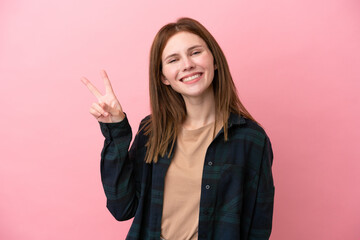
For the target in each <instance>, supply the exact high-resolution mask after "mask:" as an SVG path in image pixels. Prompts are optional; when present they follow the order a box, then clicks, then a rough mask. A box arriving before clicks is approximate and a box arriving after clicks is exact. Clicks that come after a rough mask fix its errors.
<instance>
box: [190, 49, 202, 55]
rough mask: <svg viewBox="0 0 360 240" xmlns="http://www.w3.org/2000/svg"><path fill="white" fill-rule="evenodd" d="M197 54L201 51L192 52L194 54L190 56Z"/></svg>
mask: <svg viewBox="0 0 360 240" xmlns="http://www.w3.org/2000/svg"><path fill="white" fill-rule="evenodd" d="M199 53H201V51H199V50H197V51H194V52H193V53H192V55H196V54H199Z"/></svg>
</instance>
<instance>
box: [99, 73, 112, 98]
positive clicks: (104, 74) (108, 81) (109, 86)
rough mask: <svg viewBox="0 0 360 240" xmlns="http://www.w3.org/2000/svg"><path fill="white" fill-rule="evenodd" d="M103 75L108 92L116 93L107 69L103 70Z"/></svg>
mask: <svg viewBox="0 0 360 240" xmlns="http://www.w3.org/2000/svg"><path fill="white" fill-rule="evenodd" d="M101 77H102V79H104V84H105V91H106V92H107V93H114V91H113V89H112V87H111V83H110V80H109V77H108V75H107V73H106V72H105V70H101Z"/></svg>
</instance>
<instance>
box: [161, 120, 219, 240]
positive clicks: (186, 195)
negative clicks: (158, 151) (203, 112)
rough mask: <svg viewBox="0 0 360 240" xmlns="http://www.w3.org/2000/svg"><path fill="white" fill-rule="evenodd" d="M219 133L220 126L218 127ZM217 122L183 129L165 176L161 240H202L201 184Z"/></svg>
mask: <svg viewBox="0 0 360 240" xmlns="http://www.w3.org/2000/svg"><path fill="white" fill-rule="evenodd" d="M216 130H217V131H216V133H217V132H218V130H220V126H217V127H216ZM213 131H214V122H213V123H210V124H207V125H205V126H203V127H201V128H198V129H195V130H186V129H184V128H181V129H180V132H179V134H178V138H177V143H176V144H177V145H176V150H175V154H174V157H173V159H172V161H171V164H170V166H169V169H168V171H167V173H166V176H165V188H164V204H163V213H162V221H161V238H163V239H166V240H194V239H198V223H199V210H200V194H201V180H202V173H203V167H204V160H205V154H206V150H207V148H208V146H209V145H210V143H211V141H212V140H213Z"/></svg>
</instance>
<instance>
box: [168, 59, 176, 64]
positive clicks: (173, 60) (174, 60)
mask: <svg viewBox="0 0 360 240" xmlns="http://www.w3.org/2000/svg"><path fill="white" fill-rule="evenodd" d="M173 62H176V59H170V61H168V63H173Z"/></svg>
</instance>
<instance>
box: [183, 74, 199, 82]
mask: <svg viewBox="0 0 360 240" xmlns="http://www.w3.org/2000/svg"><path fill="white" fill-rule="evenodd" d="M197 77H200V74H196V75H194V76H191V77H187V78H184V79H183V80H182V81H183V82H189V81H191V80H193V79H195V78H197Z"/></svg>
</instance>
